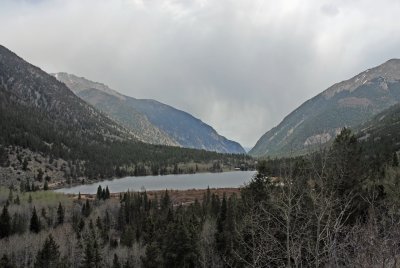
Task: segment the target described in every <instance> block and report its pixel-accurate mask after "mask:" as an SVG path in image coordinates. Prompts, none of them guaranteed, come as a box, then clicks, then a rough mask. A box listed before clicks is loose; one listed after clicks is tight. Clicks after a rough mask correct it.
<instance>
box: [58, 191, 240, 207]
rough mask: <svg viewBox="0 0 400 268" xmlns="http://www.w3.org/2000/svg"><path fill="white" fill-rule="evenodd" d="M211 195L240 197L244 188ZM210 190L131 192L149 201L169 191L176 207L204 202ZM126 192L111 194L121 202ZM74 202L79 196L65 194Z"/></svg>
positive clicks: (82, 195) (84, 196)
mask: <svg viewBox="0 0 400 268" xmlns="http://www.w3.org/2000/svg"><path fill="white" fill-rule="evenodd" d="M209 189H210V192H211V194H213V193H214V194H217V195H218V196H219V197H220V198H222V196H223V194H224V193H225V194H226V196H227V197H230V196H232V195H233V194H236V195H238V196H240V190H241V189H242V187H238V188H233V187H226V188H225V187H224V188H209ZM207 190H208V189H188V190H153V191H129V192H130V193H143V192H146V194H147V196H148V198H149V199H154V198H155V197H156V196H157V197H158V198H160V197H161V196H162V195H163V194H164V193H165V191H168V194H169V196H170V198H171V202H172V204H173V205H174V206H177V205H190V204H193V203H194V202H195V200H196V199H197V200H198V201H199V202H200V203H201V202H202V201H203V196H204V194H205V193H206V192H207ZM124 193H126V191H125V192H116V193H111V194H110V196H111V199H112V200H119V198H120V194H124ZM64 195H66V196H68V197H70V198H72V199H73V200H78V195H79V194H64ZM81 199H82V200H86V199H89V200H95V199H96V194H81Z"/></svg>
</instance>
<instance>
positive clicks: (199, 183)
mask: <svg viewBox="0 0 400 268" xmlns="http://www.w3.org/2000/svg"><path fill="white" fill-rule="evenodd" d="M255 174H256V171H231V172H222V173H196V174H179V175H165V176H145V177H125V178H122V179H113V180H106V181H101V182H97V183H93V184H85V185H79V186H74V187H70V188H62V189H58V190H56V192H60V193H66V194H78V193H79V192H80V193H81V194H95V193H96V192H97V187H98V186H99V185H101V186H102V187H103V188H104V187H106V186H108V188H109V190H110V192H111V193H118V192H126V191H128V190H130V191H141V190H148V191H154V190H165V189H168V190H189V189H206V188H207V187H210V188H238V187H241V186H243V185H244V184H245V183H247V182H249V181H250V180H251V178H252V177H253V176H254V175H255Z"/></svg>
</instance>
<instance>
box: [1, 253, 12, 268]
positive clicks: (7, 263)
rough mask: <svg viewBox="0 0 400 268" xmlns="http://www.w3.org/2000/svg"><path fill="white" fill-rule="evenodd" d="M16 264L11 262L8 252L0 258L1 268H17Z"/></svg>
mask: <svg viewBox="0 0 400 268" xmlns="http://www.w3.org/2000/svg"><path fill="white" fill-rule="evenodd" d="M15 267H16V266H15V265H14V264H13V263H12V262H11V260H10V259H9V258H8V255H7V254H3V257H1V259H0V268H15Z"/></svg>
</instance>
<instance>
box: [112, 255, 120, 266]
mask: <svg viewBox="0 0 400 268" xmlns="http://www.w3.org/2000/svg"><path fill="white" fill-rule="evenodd" d="M112 268H121V264H120V263H119V260H118V255H117V254H114V260H113V265H112Z"/></svg>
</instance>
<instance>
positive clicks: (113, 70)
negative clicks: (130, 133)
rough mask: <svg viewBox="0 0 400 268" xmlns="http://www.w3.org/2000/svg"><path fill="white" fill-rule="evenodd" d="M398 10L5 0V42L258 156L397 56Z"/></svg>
mask: <svg viewBox="0 0 400 268" xmlns="http://www.w3.org/2000/svg"><path fill="white" fill-rule="evenodd" d="M399 16H400V1H398V0H392V1H390V0H387V1H384V0H380V1H376V0H365V1H363V0H352V1H348V0H326V1H324V0H292V1H291V0H287V1H283V0H279V1H269V0H210V1H208V0H196V1H192V0H169V1H161V0H64V1H60V0H25V1H23V0H0V44H2V45H4V46H6V47H8V48H9V49H11V50H12V51H14V52H16V53H17V54H18V55H20V56H21V57H23V58H24V59H25V60H27V61H29V62H31V63H33V64H34V65H37V66H39V67H41V68H42V69H44V70H45V71H47V72H59V71H65V72H69V73H73V74H76V75H78V76H84V77H86V78H88V79H90V80H94V81H98V82H102V83H105V84H107V85H109V86H110V87H111V88H113V89H116V90H118V91H120V92H121V93H123V94H126V95H129V96H132V97H136V98H152V99H156V100H159V101H161V102H164V103H166V104H169V105H172V106H174V107H176V108H178V109H182V110H184V111H187V112H189V113H191V114H193V115H194V116H196V117H198V118H200V119H201V120H203V121H204V122H206V123H208V124H210V125H211V126H213V127H214V128H215V129H216V130H217V131H218V132H219V133H220V134H222V135H224V136H226V137H227V138H229V139H233V140H236V141H238V142H240V143H241V144H242V145H243V146H253V145H254V144H255V143H256V141H257V140H258V138H260V136H261V135H262V134H264V133H265V132H266V131H268V130H269V129H271V128H272V127H274V126H275V125H277V124H278V123H279V122H280V121H281V120H282V119H283V117H284V116H286V115H287V114H288V113H290V112H291V111H292V110H293V109H295V108H296V107H297V106H299V105H300V104H301V103H303V102H304V101H306V100H307V99H309V98H311V97H313V96H314V95H316V94H318V93H320V92H321V91H322V90H324V89H326V88H327V87H329V86H330V85H332V84H333V83H335V82H339V81H342V80H345V79H348V78H350V77H352V76H354V75H356V74H357V73H359V72H361V71H363V70H365V69H368V68H370V67H373V66H375V65H379V64H381V63H383V62H384V61H386V60H388V59H390V58H400V28H399V21H400V19H399Z"/></svg>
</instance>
